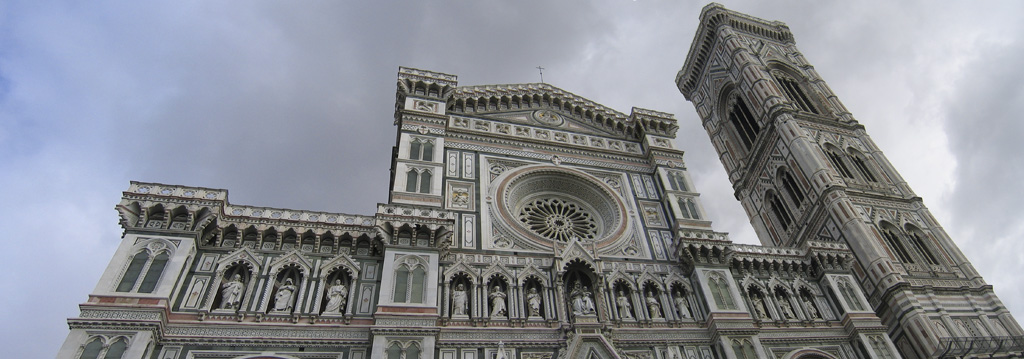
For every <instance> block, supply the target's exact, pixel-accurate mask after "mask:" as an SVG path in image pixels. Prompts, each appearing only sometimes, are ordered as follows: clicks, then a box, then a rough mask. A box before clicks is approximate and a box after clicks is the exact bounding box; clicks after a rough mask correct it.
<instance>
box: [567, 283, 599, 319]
mask: <svg viewBox="0 0 1024 359" xmlns="http://www.w3.org/2000/svg"><path fill="white" fill-rule="evenodd" d="M591 294H592V293H591V292H590V288H587V287H584V286H582V285H580V282H576V284H574V285H573V288H572V292H570V293H569V297H570V298H571V299H572V312H573V314H576V315H590V314H594V311H595V310H594V299H593V298H591V297H590V296H591Z"/></svg>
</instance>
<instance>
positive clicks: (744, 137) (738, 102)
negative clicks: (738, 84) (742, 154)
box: [728, 97, 761, 150]
mask: <svg viewBox="0 0 1024 359" xmlns="http://www.w3.org/2000/svg"><path fill="white" fill-rule="evenodd" d="M728 118H729V122H730V123H732V126H733V127H734V128H735V129H736V132H737V134H738V135H739V137H740V140H741V141H742V142H743V145H744V146H745V147H746V149H747V150H749V149H750V148H751V147H752V146H753V145H754V141H755V140H757V134H758V133H759V132H761V126H759V125H758V124H757V119H755V118H754V115H753V114H751V112H750V109H749V108H748V107H747V104H746V103H744V102H743V99H740V98H739V97H736V98H735V99H734V100H733V103H732V106H731V107H730V109H729V115H728Z"/></svg>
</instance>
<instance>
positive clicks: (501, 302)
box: [490, 285, 507, 318]
mask: <svg viewBox="0 0 1024 359" xmlns="http://www.w3.org/2000/svg"><path fill="white" fill-rule="evenodd" d="M506 296H507V295H506V294H505V292H504V291H502V290H501V286H497V285H495V286H494V287H491V294H490V297H491V317H492V318H494V317H504V316H505V314H506V310H505V297H506Z"/></svg>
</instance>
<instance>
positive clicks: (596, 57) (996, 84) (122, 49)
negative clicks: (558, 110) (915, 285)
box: [0, 0, 1024, 358]
mask: <svg viewBox="0 0 1024 359" xmlns="http://www.w3.org/2000/svg"><path fill="white" fill-rule="evenodd" d="M703 5H704V4H703V3H692V2H682V1H649V0H639V1H625V0H607V1H594V2H584V1H557V2H546V1H533V0H527V1H507V2H497V1H468V0H466V1H445V0H437V1H409V2H392V1H345V2H340V1H339V2H319V1H306V2H278V3H274V2H262V1H175V2H167V3H166V4H162V5H161V4H154V2H135V1H124V2H105V3H88V4H84V3H81V2H74V1H67V2H55V1H19V0H8V1H0V223H2V224H3V228H4V234H3V235H2V236H0V238H2V241H0V244H2V246H3V248H2V250H0V263H2V271H0V288H3V289H2V291H3V293H4V295H3V296H2V298H3V299H2V301H0V323H3V324H0V326H2V327H0V330H2V331H0V343H3V348H4V352H6V353H8V354H9V355H10V356H13V357H40V358H42V357H52V356H53V355H54V353H55V352H56V350H57V348H58V347H59V346H60V344H61V343H62V342H63V340H64V337H65V336H66V335H67V324H66V321H65V320H66V318H67V317H72V316H75V315H77V313H78V311H77V310H78V308H77V304H78V303H81V302H83V301H84V300H85V299H86V298H87V295H88V293H89V292H90V291H91V290H92V289H93V286H94V285H95V284H96V281H97V279H98V278H99V275H100V273H101V272H102V270H103V268H104V267H105V266H106V264H107V262H108V261H109V260H110V256H111V254H112V253H113V251H114V249H115V247H116V246H117V245H118V242H119V237H120V234H121V230H120V228H119V227H118V225H117V215H116V213H115V211H114V209H113V207H114V205H115V204H116V203H117V202H118V200H119V198H120V192H121V191H123V190H124V189H126V188H127V187H128V181H130V180H139V181H152V182H160V183H168V184H181V185H191V186H204V187H214V188H225V189H228V190H230V191H231V192H230V193H231V197H230V199H231V202H233V203H238V204H250V205H258V206H271V207H284V208H294V209H309V210H323V211H335V212H346V213H356V214H371V213H373V211H374V206H375V204H376V203H378V202H383V201H386V200H387V188H386V185H387V182H388V181H387V178H388V161H389V156H390V148H391V146H392V145H394V131H395V129H394V127H393V126H392V112H393V108H394V107H393V106H394V94H395V76H396V72H397V70H398V66H410V67H416V68H422V69H430V70H435V71H441V72H446V73H451V74H456V75H458V76H459V82H460V84H462V85H477V84H502V83H524V82H537V81H538V80H539V76H538V74H537V70H536V69H535V67H536V66H543V67H545V68H546V70H545V73H544V79H545V80H546V81H547V82H548V83H550V84H552V85H554V86H558V87H560V88H563V89H565V90H567V91H570V92H573V93H576V94H578V95H581V96H584V97H587V98H590V99H592V100H594V101H597V102H599V103H602V104H605V105H607V106H609V107H611V108H614V109H617V110H619V111H622V112H626V113H628V112H629V109H630V108H631V107H632V106H639V107H645V108H650V109H654V110H659V111H665V112H671V113H675V114H676V116H677V118H678V119H679V122H680V130H679V134H678V141H677V144H678V146H679V147H681V148H682V149H684V150H685V151H687V161H688V162H687V164H688V166H689V168H690V170H691V171H692V177H693V178H694V179H695V181H696V182H697V183H696V185H697V189H698V190H700V191H701V192H702V193H703V197H702V198H703V200H704V205H705V207H706V208H707V210H708V212H710V217H711V219H712V220H714V221H715V228H716V229H717V230H720V231H725V232H729V233H731V236H732V239H733V240H734V241H736V242H741V243H756V242H757V239H756V238H754V236H753V231H752V230H751V229H750V228H749V222H748V220H747V219H746V217H745V215H744V214H743V213H742V211H741V209H740V207H739V205H738V203H737V202H736V201H735V200H734V199H733V196H732V191H731V188H730V186H729V184H728V182H727V180H726V178H725V173H724V170H722V167H721V164H720V163H719V162H718V160H717V159H716V156H715V155H714V154H713V151H712V148H711V146H710V145H709V142H708V140H707V137H706V134H705V133H704V131H703V129H702V128H701V127H700V124H699V122H698V120H697V117H696V115H695V114H694V111H693V107H692V106H691V105H690V104H689V103H688V102H686V101H685V100H684V98H683V97H682V96H681V95H680V94H679V92H678V90H676V88H675V85H674V84H673V78H674V76H675V74H676V72H677V71H678V70H679V68H680V67H681V66H682V64H683V61H684V59H685V56H686V51H687V50H688V49H689V45H690V41H691V40H692V38H693V34H694V31H695V30H696V28H697V16H698V14H699V12H700V8H701V7H702V6H703ZM725 5H726V6H727V7H729V8H732V9H735V10H739V11H742V12H746V13H749V14H752V15H755V16H758V17H762V18H766V19H772V20H781V21H784V22H786V23H788V24H789V26H790V28H791V29H792V31H793V33H794V34H795V36H796V39H797V44H798V45H799V46H800V48H801V50H802V51H803V53H804V54H805V55H806V57H807V58H808V60H809V61H810V62H811V63H812V64H814V65H815V67H816V69H817V70H818V72H819V73H820V74H821V75H822V76H823V77H824V79H825V80H826V81H827V82H828V83H829V84H830V85H831V86H832V89H833V90H834V91H835V92H836V93H837V94H838V95H839V97H840V98H841V99H842V100H843V101H844V103H845V104H846V106H847V107H849V108H850V110H851V111H852V112H853V114H854V116H855V117H856V118H857V119H858V120H859V121H860V122H861V123H863V124H864V125H865V126H866V127H867V130H868V132H869V133H870V134H871V135H872V137H873V139H874V140H875V142H877V143H878V145H879V146H880V147H881V148H882V150H883V151H885V153H886V155H888V156H889V159H890V161H892V162H893V163H894V165H895V166H896V168H897V169H899V170H900V171H901V173H902V174H903V176H904V177H905V178H906V179H907V181H908V182H909V183H910V185H911V186H912V187H913V188H914V189H915V190H916V191H917V193H918V194H919V195H921V196H922V197H923V198H924V199H925V203H926V204H927V205H928V206H929V207H930V208H931V209H932V211H933V213H934V214H935V215H936V216H937V217H938V219H939V221H940V222H941V223H943V225H944V226H945V229H946V230H947V231H948V232H949V233H950V234H951V235H952V236H953V238H954V240H956V241H957V243H959V244H960V246H961V248H962V249H963V251H964V252H965V253H966V255H967V257H968V258H970V259H971V260H972V261H973V262H974V264H975V266H976V267H977V268H978V269H979V270H980V271H981V272H982V274H983V275H984V276H985V278H986V279H987V280H988V282H989V283H991V284H993V285H994V286H995V289H996V291H997V293H998V294H999V295H1000V296H1001V298H1002V299H1003V301H1004V302H1005V304H1006V305H1007V306H1008V307H1009V308H1010V309H1011V310H1012V311H1013V312H1014V313H1015V314H1017V315H1018V316H1020V315H1024V279H1022V278H1021V276H1020V275H1019V273H1021V272H1022V271H1024V242H1022V241H1021V239H1024V221H1022V220H1021V218H1024V206H1021V205H1020V204H1019V203H1020V202H1021V201H1022V200H1024V189H1021V187H1020V186H1019V185H1018V182H1020V179H1021V178H1022V175H1024V159H1022V158H1021V157H1020V156H1021V153H1024V141H1021V140H1020V139H1018V138H1017V136H1019V135H1024V122H1022V121H1020V120H1019V118H1018V117H1019V116H1020V114H1022V113H1024V90H1022V85H1021V84H1024V68H1022V67H1021V66H1020V65H1019V64H1020V58H1021V55H1024V43H1022V36H1024V26H1022V24H1024V22H1022V21H1020V15H1021V14H1024V2H1019V1H1005V2H966V1H959V2H951V1H900V2H894V1H857V2H852V1H844V2H821V1H779V2H773V3H771V4H769V3H767V2H763V1H749V2H747V1H735V2H733V1H730V2H727V3H725Z"/></svg>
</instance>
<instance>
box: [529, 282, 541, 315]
mask: <svg viewBox="0 0 1024 359" xmlns="http://www.w3.org/2000/svg"><path fill="white" fill-rule="evenodd" d="M540 302H541V298H540V293H539V292H537V287H530V290H529V291H527V292H526V304H527V305H528V306H529V307H530V316H529V317H530V318H535V317H536V318H540V317H541V315H540Z"/></svg>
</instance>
